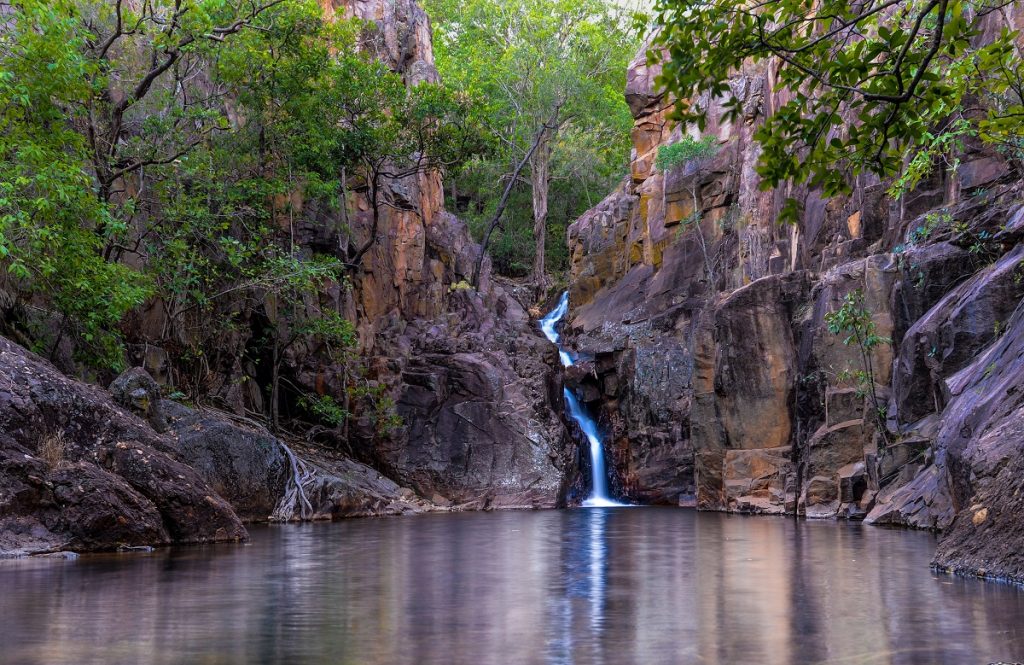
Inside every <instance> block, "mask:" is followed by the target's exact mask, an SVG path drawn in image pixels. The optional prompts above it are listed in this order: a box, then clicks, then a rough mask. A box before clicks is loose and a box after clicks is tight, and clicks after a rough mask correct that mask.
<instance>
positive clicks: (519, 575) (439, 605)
mask: <svg viewBox="0 0 1024 665" xmlns="http://www.w3.org/2000/svg"><path fill="white" fill-rule="evenodd" d="M933 546H934V541H933V539H932V537H930V536H928V535H927V534H921V533H911V532H899V531H887V530H883V529H873V528H869V527H861V526H859V525H849V524H832V523H807V522H794V521H792V520H788V519H773V518H742V517H736V516H731V517H730V516H724V515H718V514H696V513H693V512H691V511H686V510H678V509H675V510H674V509H648V508H635V509H630V510H614V509H590V510H574V511H549V512H536V513H500V514H494V513H492V514H466V515H431V516H421V517H413V518H394V519H380V520H357V521H350V522H343V523H337V524H323V525H307V526H302V527H279V528H273V529H263V530H257V531H255V532H254V539H253V543H252V544H250V545H244V546H220V547H212V548H190V549H184V550H176V551H172V552H161V553H155V554H153V555H148V556H122V557H117V556H112V557H102V558H91V559H90V558H83V559H81V560H79V561H77V562H52V561H14V562H2V563H0V589H2V590H3V594H0V617H3V622H2V624H0V663H19V664H22V663H24V664H32V663H76V664H78V663H81V664H85V663H105V664H106V663H196V662H202V663H359V664H376V663H381V664H384V663H387V664H393V663H397V664H410V665H412V664H417V665H430V664H433V663H438V664H440V663H444V664H446V665H447V664H456V665H458V664H463V663H465V664H470V663H472V664H477V663H480V664H484V665H486V664H489V663H494V664H496V665H497V664H502V665H504V664H507V663H538V664H542V663H543V664H579V665H583V664H588V665H589V664H602V663H603V664H607V665H626V664H631V663H643V664H648V663H650V664H657V663H712V664H720V665H727V664H734V663H763V664H767V665H774V664H778V665H783V664H786V665H788V664H791V663H833V662H835V663H885V664H895V665H912V664H916V663H928V664H933V663H939V664H944V663H949V664H953V663H956V664H957V665H960V664H964V663H988V662H996V661H1008V662H1013V661H1015V660H1021V659H1022V655H1024V593H1022V592H1019V591H1017V590H1016V589H1013V588H1010V587H1006V586H1001V585H996V584H986V583H982V582H977V581H974V580H961V579H957V578H949V577H945V576H933V575H932V574H931V573H930V572H929V571H928V569H927V561H928V558H929V557H930V555H931V551H932V548H933Z"/></svg>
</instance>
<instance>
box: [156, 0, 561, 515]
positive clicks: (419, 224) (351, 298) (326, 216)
mask: <svg viewBox="0 0 1024 665" xmlns="http://www.w3.org/2000/svg"><path fill="white" fill-rule="evenodd" d="M321 6H322V7H323V8H324V10H325V11H326V12H327V13H328V14H329V15H338V16H355V17H357V18H359V19H362V20H363V21H365V22H366V26H367V28H366V29H365V30H364V32H363V35H362V38H361V39H362V42H363V45H364V46H365V47H366V48H367V49H369V50H371V51H372V52H373V53H374V54H376V55H377V56H378V57H380V58H381V59H382V60H383V61H384V62H386V63H387V64H388V65H389V66H390V67H391V68H392V69H394V70H395V71H396V72H398V73H399V74H401V75H402V76H403V77H404V78H405V79H406V81H407V82H408V83H410V84H415V83H418V82H422V81H435V80H437V77H438V74H437V70H436V68H435V66H434V62H433V51H432V41H431V40H432V37H431V30H430V22H429V19H428V17H427V15H426V14H425V13H424V11H423V10H422V8H420V7H419V6H418V5H417V4H416V2H414V1H413V0H397V1H392V0H322V2H321ZM348 185H349V187H348V191H349V200H348V210H347V215H345V216H344V217H341V215H342V213H340V212H339V211H337V210H335V208H336V206H326V205H320V204H318V203H317V202H316V201H298V200H297V201H293V202H292V203H293V205H295V206H296V207H297V209H299V210H300V211H301V216H300V217H299V218H297V219H296V220H295V227H294V229H292V230H291V231H292V232H293V235H292V236H291V239H292V240H293V241H294V243H295V244H296V245H298V246H299V247H300V248H302V249H304V250H308V251H310V252H320V253H332V252H337V251H338V247H339V244H340V245H342V246H344V245H351V246H355V247H358V246H362V245H363V244H364V243H365V242H366V241H367V240H369V239H370V236H371V233H374V231H373V222H372V220H373V215H372V209H371V205H370V201H369V198H368V196H369V195H368V192H367V191H366V185H365V183H362V182H361V180H360V179H359V178H357V177H351V178H350V179H349V182H348ZM381 198H382V201H383V203H382V205H381V207H380V220H379V227H378V228H377V229H376V232H375V233H374V235H373V243H372V245H371V246H370V249H369V251H367V252H366V253H365V255H363V257H362V258H361V260H360V265H359V266H358V269H356V270H354V272H353V273H352V274H351V275H350V281H351V289H346V288H343V287H342V286H341V285H336V286H334V287H333V288H329V289H326V290H325V291H324V292H323V293H321V294H319V300H318V302H315V303H314V302H311V303H308V305H309V308H310V310H311V311H315V310H320V311H336V312H340V313H342V314H343V315H344V316H345V318H347V319H348V320H350V321H353V322H355V323H356V325H357V332H358V347H359V348H358V354H359V356H360V357H361V361H362V362H361V367H360V368H359V370H358V373H359V376H358V378H354V377H353V373H352V370H351V368H346V367H343V366H339V365H338V364H336V363H334V362H332V361H331V360H330V358H327V357H325V354H322V353H320V352H319V351H320V350H319V349H317V348H309V347H307V346H305V345H303V344H302V343H297V344H295V345H293V346H292V347H290V348H289V350H288V352H287V357H286V358H285V361H284V363H283V365H284V366H283V367H282V369H281V372H282V376H283V378H284V379H285V380H284V381H282V383H283V384H286V385H287V389H286V392H287V394H286V395H285V397H284V398H282V399H281V400H280V402H279V408H280V409H281V410H282V412H285V413H286V415H305V414H303V413H302V411H301V410H300V409H299V408H297V407H296V404H297V403H298V401H299V399H300V398H301V397H303V396H307V395H317V394H319V395H327V396H331V397H333V398H334V399H335V401H336V402H338V403H348V399H349V395H350V393H351V392H352V391H353V390H355V391H357V392H361V393H366V394H372V395H373V396H374V399H372V400H370V399H367V400H358V399H357V400H354V401H353V402H352V404H351V406H352V410H353V411H354V412H355V413H357V415H358V422H356V423H353V424H351V425H350V426H348V427H347V429H346V431H345V432H344V433H335V434H333V435H325V438H326V440H328V441H329V442H330V443H331V444H332V445H335V446H336V447H338V448H339V449H344V450H346V451H349V450H350V451H351V452H352V453H353V455H354V456H355V457H356V458H357V459H358V460H359V461H361V462H363V463H366V464H369V465H371V466H373V467H375V468H378V469H380V470H381V471H382V472H384V473H385V474H386V475H388V476H389V477H390V478H392V479H393V480H395V481H396V482H398V483H400V484H401V485H402V486H405V487H410V488H414V489H415V490H416V491H417V492H419V493H420V495H422V496H424V497H427V498H430V497H433V496H434V495H435V494H438V495H439V496H441V497H444V498H446V500H447V499H450V500H451V501H453V502H456V503H459V504H466V505H474V506H488V505H494V506H509V507H511V506H522V507H525V506H555V505H558V504H559V503H560V502H562V501H563V499H564V497H563V494H564V492H563V487H564V485H565V482H566V478H567V477H568V476H570V475H572V473H573V472H574V470H575V466H574V464H573V463H572V461H571V459H570V458H571V455H570V453H569V449H570V448H571V445H570V443H569V441H568V438H567V436H566V434H565V428H564V426H563V423H562V420H561V410H562V405H561V395H560V392H559V390H557V389H556V388H554V386H555V384H557V382H558V381H559V374H558V373H559V371H560V369H559V364H558V361H557V357H556V356H555V355H554V354H553V352H551V351H549V350H548V348H547V347H548V344H547V342H546V341H545V340H544V338H543V337H542V336H541V335H540V332H539V331H538V330H537V328H536V325H535V323H534V322H532V321H531V320H530V317H529V316H528V315H527V313H526V311H525V309H524V308H523V306H522V305H521V304H520V303H519V302H517V301H516V300H515V298H514V297H512V296H511V295H510V294H509V293H507V292H506V290H505V289H504V288H503V287H502V286H501V285H500V284H498V283H497V282H495V281H494V280H492V278H491V269H490V265H489V262H486V261H485V263H484V266H483V271H482V275H481V279H480V284H479V285H478V288H476V289H474V288H471V287H470V286H469V284H468V281H469V280H470V276H471V274H472V273H473V268H474V265H475V262H476V259H477V257H478V256H479V253H480V248H479V246H478V245H476V244H475V243H474V242H473V241H472V238H471V236H470V234H469V230H468V229H467V227H466V225H465V224H464V223H463V222H461V221H460V220H459V219H457V218H456V217H455V216H453V215H451V214H448V213H447V212H445V211H444V209H443V198H444V197H443V191H442V187H441V180H440V177H439V176H438V175H437V174H420V175H417V176H411V177H407V178H403V179H400V180H395V179H392V180H388V181H386V182H384V183H382V190H381ZM338 229H347V232H346V231H341V232H339V231H338ZM339 234H340V235H339ZM159 318H160V315H159V313H154V314H153V317H152V321H150V322H149V324H148V325H150V326H153V327H154V329H155V330H159V329H160V328H161V324H162V322H161V321H160V320H159ZM273 325H277V322H275V321H269V322H267V321H257V320H255V318H254V320H253V321H250V327H251V328H252V331H251V332H250V331H243V332H240V333H239V334H238V339H228V340H225V342H224V344H225V347H226V351H225V353H224V354H223V355H224V357H226V358H229V359H230V365H225V366H221V367H217V368H215V369H214V371H213V374H214V375H215V379H214V381H213V383H214V385H212V386H211V388H210V392H211V393H212V394H211V397H212V398H213V399H214V400H215V401H216V402H217V403H220V404H224V405H226V406H227V408H229V409H230V410H232V411H234V412H235V413H236V414H243V413H245V412H247V411H248V412H257V413H267V412H268V405H267V399H268V397H269V395H268V394H267V391H265V390H264V391H261V390H259V389H257V388H255V386H257V385H260V380H259V376H258V375H259V368H258V367H257V366H256V365H257V364H258V363H252V362H251V361H249V360H247V358H246V353H245V350H246V348H247V347H246V345H247V344H249V342H250V341H251V340H252V339H254V338H257V337H258V336H259V334H260V330H261V329H266V327H267V326H273ZM241 327H243V328H244V326H241ZM142 337H147V335H146V334H145V331H143V334H142ZM149 337H152V338H157V337H156V335H155V334H154V335H150V336H149ZM145 349H146V350H147V353H149V354H150V355H152V350H151V349H152V347H151V346H146V347H145ZM239 359H241V360H239ZM137 360H138V362H139V363H140V364H142V363H143V362H144V361H145V360H146V358H143V357H141V355H140V357H139V358H138V359H137ZM268 362H269V360H267V361H266V362H264V365H265V364H266V363H268ZM148 369H151V370H153V371H154V372H156V370H157V367H148ZM264 383H265V381H264ZM391 405H393V406H394V408H393V409H390V408H388V407H390V406H391ZM378 407H382V408H380V409H378ZM394 416H397V417H398V418H399V419H400V421H401V422H400V424H399V423H398V422H397V420H396V419H395V418H394ZM382 422H387V424H389V425H393V426H388V427H385V426H383V425H382ZM221 489H224V488H221ZM225 492H227V490H226V489H225ZM227 494H231V493H230V492H227ZM265 504H266V502H265V501H262V502H261V505H260V506H259V508H258V512H259V511H262V510H263V508H264V507H265ZM254 509H255V506H254Z"/></svg>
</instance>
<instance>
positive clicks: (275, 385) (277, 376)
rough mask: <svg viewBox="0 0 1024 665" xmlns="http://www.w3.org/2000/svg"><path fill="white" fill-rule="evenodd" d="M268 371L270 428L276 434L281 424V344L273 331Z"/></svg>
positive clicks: (276, 333)
mask: <svg viewBox="0 0 1024 665" xmlns="http://www.w3.org/2000/svg"><path fill="white" fill-rule="evenodd" d="M270 371H271V376H270V427H271V429H272V431H274V432H277V431H278V429H279V425H280V422H281V411H280V405H279V401H280V395H279V394H278V391H279V389H280V385H281V343H280V341H279V339H278V332H277V330H275V331H274V353H273V356H272V359H271V368H270Z"/></svg>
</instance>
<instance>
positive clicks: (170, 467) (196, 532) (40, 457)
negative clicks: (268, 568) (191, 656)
mask: <svg viewBox="0 0 1024 665" xmlns="http://www.w3.org/2000/svg"><path fill="white" fill-rule="evenodd" d="M0 376H2V377H3V379H2V381H0V433H2V434H0V444H2V445H0V449H2V451H3V453H2V454H3V469H2V475H0V533H2V534H3V535H2V536H0V538H2V539H3V543H2V549H3V550H4V551H6V552H8V553H11V552H14V553H18V552H22V553H24V552H29V551H40V550H58V549H76V550H101V549H113V548H116V547H119V546H122V545H124V546H135V545H154V544H165V543H171V542H174V543H195V542H210V541H224V540H240V539H243V538H245V537H246V532H245V529H244V528H243V527H242V524H241V522H240V521H239V520H238V517H237V516H236V515H235V513H234V512H233V511H232V509H231V506H230V505H229V504H228V503H227V502H226V501H225V500H224V499H222V498H221V497H220V496H218V495H217V493H216V492H214V491H213V489H212V488H211V487H210V486H209V485H207V483H206V482H205V481H203V479H202V478H201V477H200V476H199V474H197V473H196V472H195V471H194V470H193V469H192V468H190V467H189V466H187V465H186V464H183V463H182V462H181V461H179V459H178V458H177V452H176V451H175V450H174V448H173V445H172V444H171V442H170V441H169V440H168V439H166V438H164V437H161V436H160V435H158V434H157V433H156V432H155V431H154V430H153V429H152V428H150V426H149V425H148V424H146V423H145V422H144V421H142V420H141V419H139V418H138V417H136V416H135V415H133V414H131V413H129V412H127V411H125V410H123V409H122V408H120V407H119V406H117V405H116V404H115V403H114V402H113V400H112V399H111V398H110V396H109V395H108V394H107V393H105V392H104V391H102V390H100V389H99V388H96V387H93V386H89V385H87V384H84V383H81V382H78V381H74V380H72V379H68V378H67V377H65V376H64V375H62V374H61V373H60V372H58V371H57V370H56V368H54V367H53V366H52V365H50V364H49V363H47V362H45V361H43V360H41V359H39V358H37V357H35V356H34V355H32V354H31V353H29V352H28V351H26V350H25V349H23V348H21V347H19V346H17V345H16V344H13V343H11V342H9V341H7V340H6V339H3V338H0Z"/></svg>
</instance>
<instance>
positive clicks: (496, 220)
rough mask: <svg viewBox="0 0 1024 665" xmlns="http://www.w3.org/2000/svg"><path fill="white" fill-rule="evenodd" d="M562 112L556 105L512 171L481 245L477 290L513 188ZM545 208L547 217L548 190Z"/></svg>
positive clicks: (476, 278)
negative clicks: (488, 253)
mask: <svg viewBox="0 0 1024 665" xmlns="http://www.w3.org/2000/svg"><path fill="white" fill-rule="evenodd" d="M561 111H562V105H561V104H558V105H556V106H555V109H554V111H552V113H551V118H550V119H549V120H548V121H547V122H546V123H544V124H543V125H542V126H541V128H540V129H539V130H538V131H537V133H536V134H535V135H534V137H533V143H532V144H530V149H529V150H527V151H526V154H525V155H524V156H523V158H522V159H521V160H520V161H519V163H518V164H517V165H516V167H515V169H514V170H513V171H512V175H511V177H510V178H509V179H508V183H506V185H505V191H504V192H503V193H502V195H501V200H500V201H499V202H498V208H497V209H496V210H495V211H494V216H493V217H491V221H490V223H489V224H488V225H487V231H485V232H484V238H483V241H482V242H481V243H480V255H479V256H477V258H476V267H474V269H473V286H474V287H475V288H480V271H481V270H482V268H483V264H484V256H485V255H486V254H487V245H488V244H489V243H490V241H491V234H492V233H493V232H494V229H496V228H497V227H498V225H499V224H500V223H501V216H502V214H504V212H505V206H507V205H508V197H509V195H511V194H512V188H513V187H514V186H515V184H516V181H517V180H518V179H519V174H520V173H522V171H523V167H525V166H526V164H527V162H530V161H531V160H532V159H533V155H534V153H536V152H537V149H538V148H539V147H540V145H541V143H543V142H545V141H546V140H547V139H546V138H545V137H548V136H549V135H550V132H552V131H554V130H555V129H557V128H558V123H559V119H558V116H559V114H560V113H561ZM548 161H550V155H549V157H548ZM545 168H546V167H545ZM546 182H547V179H546V178H545V187H546ZM544 207H545V215H547V190H546V189H545V195H544Z"/></svg>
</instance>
